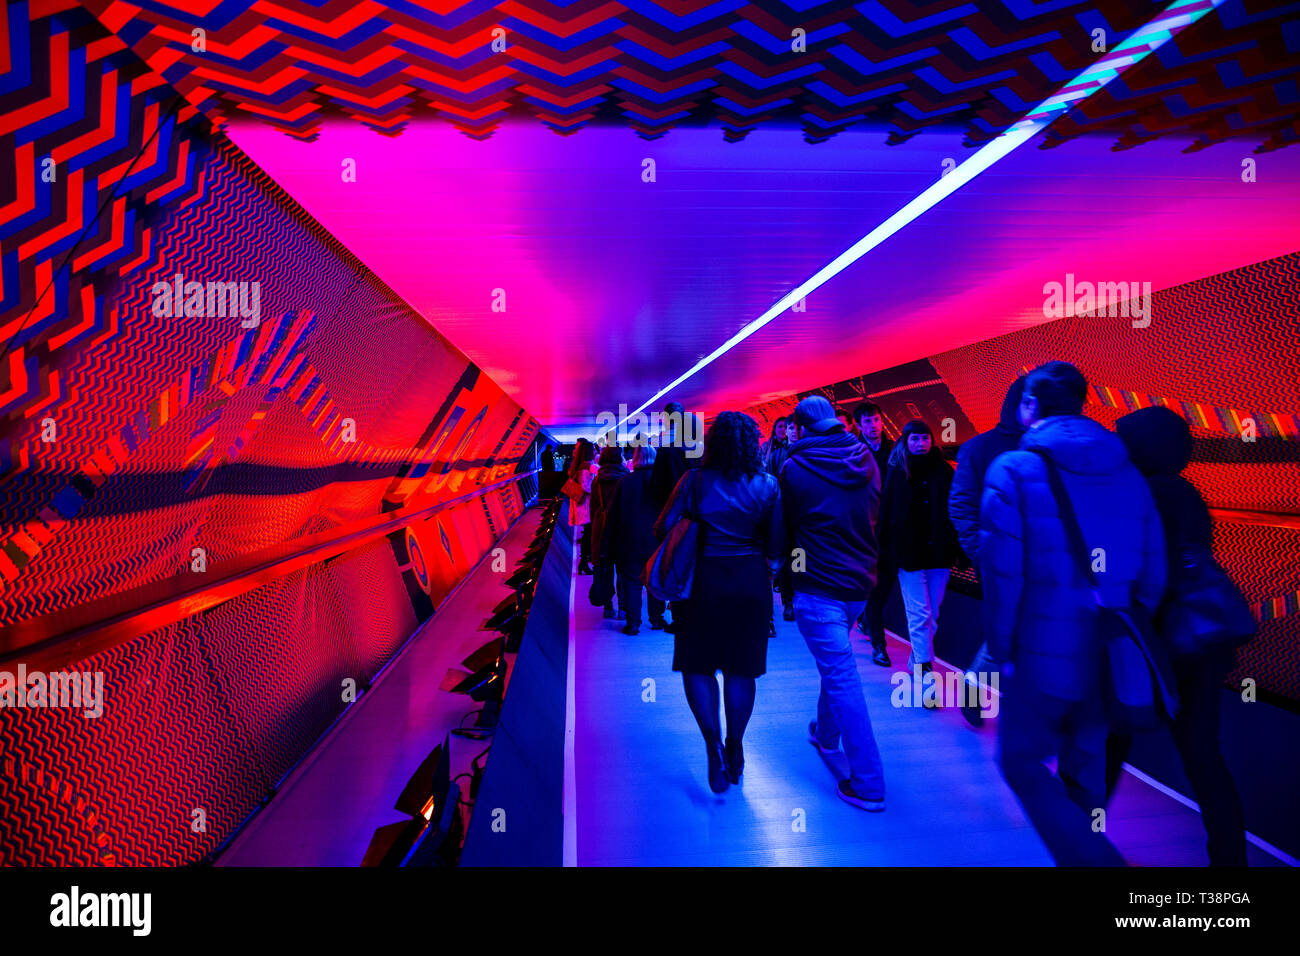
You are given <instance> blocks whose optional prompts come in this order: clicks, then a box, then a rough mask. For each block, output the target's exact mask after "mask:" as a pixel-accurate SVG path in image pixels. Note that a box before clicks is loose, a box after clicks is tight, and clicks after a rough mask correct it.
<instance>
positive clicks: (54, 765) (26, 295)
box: [0, 3, 539, 865]
mask: <svg viewBox="0 0 1300 956" xmlns="http://www.w3.org/2000/svg"><path fill="white" fill-rule="evenodd" d="M67 7H69V5H67V4H57V3H56V4H45V5H32V6H30V7H29V6H25V5H11V6H10V7H9V8H8V11H7V12H8V26H9V29H8V31H7V33H6V34H5V37H4V39H3V40H0V42H5V43H7V44H8V55H9V63H10V69H9V71H8V72H7V73H6V74H5V75H4V80H5V82H7V83H8V84H9V92H8V97H7V98H6V99H4V100H2V101H0V155H13V156H15V157H16V160H17V162H16V165H15V167H14V168H13V169H3V170H0V179H3V183H0V188H2V189H3V190H4V192H3V193H0V263H2V272H0V275H2V277H3V299H2V300H0V330H2V331H3V338H2V339H0V341H3V342H4V343H5V344H7V347H8V351H7V352H6V353H5V357H4V361H3V363H0V627H3V626H5V625H13V624H16V623H20V622H30V621H32V620H38V619H41V618H43V617H44V616H46V615H49V614H51V613H54V612H60V611H62V610H65V609H67V608H70V607H76V606H82V605H85V604H86V603H87V602H93V601H96V600H98V599H102V598H105V597H107V596H110V595H118V596H121V595H123V594H125V593H126V592H128V591H130V590H132V589H137V588H145V589H148V588H150V587H152V586H154V585H158V584H161V583H168V582H171V583H174V582H175V580H176V578H177V577H178V576H186V575H198V574H203V573H204V571H202V570H196V565H195V556H196V555H199V554H201V555H202V556H203V561H202V562H201V564H202V565H204V566H206V567H207V568H209V569H220V568H222V567H226V566H232V565H235V564H238V563H239V562H240V561H242V560H245V559H246V558H248V557H249V556H252V555H257V554H259V553H261V552H262V551H263V549H267V548H269V547H272V546H276V547H283V546H285V545H286V544H290V545H292V543H293V542H297V541H300V540H301V539H306V538H307V537H309V536H313V535H320V534H322V533H326V534H328V533H334V532H340V533H341V532H346V531H348V530H349V529H351V528H353V527H354V526H357V525H359V524H363V523H366V522H374V521H375V520H376V519H377V518H380V517H382V516H383V515H386V514H389V513H391V512H394V511H396V510H397V509H411V510H416V511H419V510H422V509H426V508H429V507H431V506H434V505H437V504H438V503H440V502H448V501H451V500H452V499H464V500H463V502H462V503H460V504H457V505H455V506H452V507H449V508H447V509H445V510H441V511H438V512H437V513H436V514H434V515H432V516H431V517H428V518H425V519H423V520H420V521H417V522H414V523H412V524H410V525H409V526H408V527H407V528H405V529H403V530H402V531H398V532H394V533H391V534H389V535H388V536H387V537H386V538H378V539H374V540H372V541H370V542H369V543H367V544H364V545H362V546H360V547H356V548H353V549H352V550H350V551H346V552H345V553H343V554H340V555H338V556H336V557H333V558H331V559H329V560H326V561H322V562H320V563H317V564H313V565H310V566H308V567H306V568H302V569H300V570H297V571H293V572H292V573H289V574H286V575H284V576H282V577H279V578H277V579H275V580H273V581H271V583H269V584H265V585H263V586H261V587H258V588H256V589H255V590H253V591H250V592H248V593H246V594H243V595H242V596H239V597H237V598H234V599H232V600H228V601H226V602H224V603H222V604H219V605H217V606H216V607H214V608H212V609H210V610H208V611H206V612H204V613H202V614H199V615H195V616H191V617H189V618H186V619H183V620H181V621H179V622H178V623H176V624H172V625H168V626H166V627H164V628H162V629H161V630H156V631H154V632H153V633H147V634H140V635H138V636H135V637H134V638H132V639H130V640H127V641H125V642H121V643H118V644H116V645H115V646H112V647H111V648H110V649H108V650H106V651H103V652H101V653H98V654H95V655H94V656H92V657H90V658H87V659H83V660H80V661H76V660H71V661H69V662H68V664H67V665H66V666H67V667H69V668H70V669H75V670H78V671H81V672H89V673H95V672H99V673H102V674H103V675H104V681H105V687H104V707H103V713H102V715H101V716H98V717H86V716H84V714H83V712H82V711H81V710H72V709H58V708H48V707H25V708H24V707H13V706H5V707H0V742H3V746H0V754H2V755H3V756H2V758H0V864H15V863H27V864H30V863H59V864H70V865H80V864H94V863H111V864H130V865H146V864H184V863H191V862H194V861H197V860H199V859H201V858H203V857H204V856H205V855H206V854H208V853H210V852H211V851H212V850H213V849H215V848H216V847H217V846H219V845H220V844H221V843H222V841H224V840H225V839H226V838H227V837H228V836H229V835H230V834H231V833H232V832H233V831H234V829H235V828H236V827H237V826H238V825H239V823H240V822H241V820H243V819H244V818H245V817H246V816H247V815H248V814H249V813H250V812H252V811H253V810H254V809H255V808H256V807H257V805H258V804H259V802H260V801H261V800H262V799H263V798H264V797H265V796H266V795H267V794H268V793H269V792H270V790H271V788H272V787H273V786H274V785H275V784H276V782H277V781H278V780H279V779H280V778H281V777H282V776H283V775H284V773H285V772H286V771H287V770H288V769H289V768H290V767H291V766H292V765H293V763H294V762H295V761H296V760H297V759H298V758H299V757H300V756H301V755H302V754H303V753H305V752H306V751H307V749H308V748H309V747H310V746H311V745H312V743H313V742H314V741H315V740H316V739H317V738H318V737H319V736H320V734H321V733H322V732H323V731H324V730H325V729H326V728H327V727H328V726H329V724H330V723H331V722H332V721H333V720H334V719H335V718H336V717H337V716H338V715H339V714H340V713H341V712H342V710H343V709H344V707H345V706H346V703H347V698H346V694H345V691H346V689H347V688H348V686H349V685H355V686H356V687H358V688H361V689H364V688H365V687H366V685H367V684H368V683H369V681H370V680H371V679H372V678H373V676H374V675H375V674H376V672H378V670H379V669H380V668H382V667H383V666H384V664H385V663H386V662H387V661H388V660H389V659H390V658H391V656H392V655H393V653H394V651H395V650H396V649H397V648H398V647H399V646H400V645H401V643H402V642H403V641H404V640H405V639H406V638H407V637H409V635H410V634H411V633H412V632H413V631H414V630H415V628H416V627H417V626H418V625H419V623H420V622H421V621H422V620H424V619H426V618H427V617H428V616H429V615H430V614H432V613H435V608H436V606H437V605H438V604H439V603H441V601H442V599H443V598H444V597H445V595H446V594H447V592H448V591H449V590H450V589H451V588H452V587H453V586H454V585H455V583H456V582H457V581H458V580H460V578H461V577H462V576H463V575H464V574H465V572H466V571H467V570H469V568H470V567H471V566H472V565H473V564H474V562H476V561H477V560H478V559H479V558H480V557H482V556H483V555H484V554H485V553H486V552H487V551H488V550H489V549H490V548H491V547H492V546H493V545H494V544H495V542H496V541H497V540H498V539H499V538H500V537H501V535H502V534H503V533H504V531H505V530H506V528H507V527H508V526H509V524H510V523H511V522H512V521H513V520H514V518H515V517H517V516H518V515H519V514H520V512H521V511H522V509H523V507H524V506H525V505H526V503H527V500H528V499H529V498H530V497H531V496H532V495H533V494H534V492H535V482H534V479H533V478H531V477H525V478H523V479H522V480H520V481H517V482H515V483H512V484H508V485H506V486H504V487H501V488H498V489H495V490H493V491H489V492H481V491H480V489H481V488H483V486H486V485H489V484H493V483H497V482H501V481H502V480H503V479H508V478H510V477H511V476H513V475H516V474H519V473H523V472H527V471H529V470H530V469H531V468H533V467H534V465H533V462H532V457H533V456H532V451H533V447H534V443H535V439H536V437H537V435H538V431H539V429H538V424H537V422H536V421H535V420H534V419H533V418H532V417H531V416H530V415H528V414H527V413H526V412H525V411H524V410H523V409H521V408H520V407H519V406H518V405H517V404H516V403H515V402H514V401H512V400H511V399H510V398H509V397H508V396H506V395H505V394H504V393H503V392H502V390H501V389H500V388H499V387H498V386H497V385H496V384H495V383H494V382H493V381H491V380H490V379H489V378H488V377H487V376H486V375H484V374H482V373H481V372H480V370H479V369H477V368H476V367H475V366H474V365H473V364H472V363H470V362H469V361H468V360H467V359H466V358H465V356H464V355H463V354H461V353H460V352H459V351H458V350H457V349H456V348H455V347H453V346H452V345H451V344H450V343H449V342H447V341H446V340H445V339H443V338H442V337H441V336H440V335H438V334H437V332H435V331H434V330H433V329H431V328H430V327H429V325H428V324H427V323H426V322H425V321H424V320H423V319H422V318H421V317H420V316H419V315H417V314H416V313H414V312H413V311H412V310H411V309H410V308H409V307H407V306H406V305H405V304H404V303H403V302H402V301H401V300H400V299H399V298H398V297H397V296H396V295H395V294H394V293H393V292H392V291H391V290H390V289H388V288H387V287H386V286H385V285H384V284H383V283H382V282H380V281H379V280H378V279H377V278H376V277H375V276H374V275H373V274H372V273H370V272H369V270H367V269H366V268H365V267H364V266H363V265H362V264H361V263H360V262H359V261H357V260H356V259H355V258H354V257H352V256H351V255H350V254H349V253H348V252H347V251H346V250H345V249H344V248H342V247H341V246H340V245H339V244H338V243H337V242H336V241H335V240H334V239H333V238H332V237H331V236H330V235H329V234H328V233H327V232H325V230H323V229H322V228H321V227H320V226H319V225H318V224H317V223H316V222H315V221H314V220H312V219H311V218H310V217H309V216H307V215H306V214H305V213H304V212H303V211H302V210H301V209H300V208H299V207H298V206H297V205H296V204H295V203H293V202H292V201H291V200H290V199H289V198H288V197H287V196H286V195H285V194H284V192H283V191H282V190H280V189H279V188H278V187H277V186H276V185H275V184H274V183H273V182H271V181H270V180H269V179H268V178H267V177H266V176H265V175H264V174H262V172H261V171H260V170H259V169H258V168H257V167H256V166H254V165H253V164H252V163H251V162H250V161H249V160H248V159H247V158H246V157H245V156H244V155H243V154H242V153H241V152H240V151H239V150H238V149H236V148H235V147H234V146H233V145H231V144H230V143H229V142H228V141H227V140H226V139H225V138H224V137H222V136H220V135H219V134H213V133H212V132H211V131H210V129H209V127H208V125H207V121H206V120H204V119H203V118H201V117H197V116H195V115H194V113H193V110H191V109H190V108H188V107H187V106H186V105H185V104H184V102H183V101H182V100H180V98H179V97H177V96H176V94H175V92H174V91H172V90H171V89H170V88H169V87H167V86H166V85H165V84H164V83H163V82H162V81H161V79H160V78H158V77H157V76H156V75H154V74H152V73H151V72H150V71H149V69H148V68H147V67H145V66H143V64H141V63H140V61H138V60H137V59H136V57H135V55H134V54H133V53H132V52H130V51H129V50H126V49H125V48H124V47H123V44H122V43H121V41H119V40H117V39H116V38H115V37H113V36H111V35H110V34H108V33H107V32H106V31H105V30H104V29H103V28H102V27H101V26H100V25H99V23H98V22H97V21H96V20H95V19H94V18H93V17H91V16H90V15H89V14H87V13H86V12H85V11H83V10H81V9H79V8H76V7H70V8H67ZM62 8H67V9H62ZM65 77H66V78H67V79H68V83H69V86H67V87H66V88H60V87H59V86H58V84H59V83H61V82H62V80H63V78H65ZM51 78H53V83H54V86H53V87H51V85H50V83H51ZM24 84H25V85H24ZM46 159H49V160H50V161H51V162H50V163H45V162H44V160H46ZM51 170H52V175H51V173H50V171H51ZM177 274H180V275H182V276H183V277H184V281H187V282H188V281H198V282H205V283H206V282H209V281H212V282H217V281H220V282H237V283H248V284H249V285H246V286H243V287H242V288H243V289H244V291H245V293H246V294H247V293H250V292H251V289H252V286H251V283H254V282H256V283H258V286H257V289H258V296H259V298H258V314H256V316H254V315H247V316H245V315H244V314H242V313H241V314H239V315H235V316H231V315H230V314H228V313H227V314H224V315H223V314H220V310H217V311H216V314H213V312H212V311H211V309H210V306H209V305H208V304H207V302H206V301H204V302H203V303H196V307H195V308H194V309H192V310H189V311H190V314H186V310H184V309H182V310H181V312H180V314H175V313H173V314H171V315H168V314H166V312H167V310H165V309H163V308H162V307H161V306H160V305H159V304H158V303H159V301H160V299H159V297H160V294H161V288H162V287H161V286H160V285H158V284H159V283H162V284H171V283H172V282H173V281H174V277H175V276H176V275H177ZM245 301H246V303H247V305H248V306H249V309H248V310H247V311H250V312H251V302H252V299H251V295H249V297H248V298H247V299H246V300H245ZM254 318H256V322H254V321H253V319H254ZM246 324H247V326H248V327H245V325H246ZM9 633H10V634H12V633H13V631H12V630H10V631H9ZM0 653H2V654H4V655H5V660H4V663H3V664H0V670H7V671H10V672H14V673H16V672H17V668H18V665H19V664H20V663H22V656H21V655H22V647H21V646H18V645H17V644H16V643H15V642H14V641H13V640H11V639H9V638H7V637H5V631H0Z"/></svg>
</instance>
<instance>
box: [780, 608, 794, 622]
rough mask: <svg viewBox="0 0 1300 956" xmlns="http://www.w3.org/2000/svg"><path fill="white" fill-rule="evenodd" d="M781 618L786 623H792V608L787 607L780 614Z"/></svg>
mask: <svg viewBox="0 0 1300 956" xmlns="http://www.w3.org/2000/svg"><path fill="white" fill-rule="evenodd" d="M781 617H782V618H784V619H785V620H787V621H793V620H794V608H792V607H787V608H786V609H785V610H784V611H782V612H781Z"/></svg>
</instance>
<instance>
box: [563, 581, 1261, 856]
mask: <svg viewBox="0 0 1300 956" xmlns="http://www.w3.org/2000/svg"><path fill="white" fill-rule="evenodd" d="M590 581H591V579H590V578H588V577H581V578H578V580H577V585H576V588H575V591H576V594H575V601H574V634H575V637H576V653H575V655H574V659H575V661H576V668H575V672H574V675H573V680H574V692H575V693H574V697H575V700H576V719H575V729H576V734H575V742H574V753H573V759H574V765H575V768H576V774H575V777H576V794H575V796H576V806H574V807H573V808H572V809H573V810H574V811H576V863H577V864H578V865H579V866H647V865H648V866H698V865H737V866H761V865H800V866H834V865H848V866H854V865H860V866H1051V865H1052V859H1051V857H1050V855H1049V854H1048V852H1047V850H1046V848H1045V847H1044V846H1043V844H1042V842H1041V841H1040V840H1039V838H1038V836H1037V835H1036V834H1035V832H1034V829H1033V827H1032V826H1030V824H1029V821H1028V820H1027V819H1026V818H1025V816H1024V814H1023V813H1022V812H1021V809H1020V806H1019V804H1018V802H1017V801H1016V798H1015V796H1014V795H1013V794H1012V792H1011V790H1010V789H1009V788H1008V787H1007V785H1006V784H1005V783H1004V782H1003V780H1002V777H1001V776H1000V774H999V772H998V769H997V766H996V764H995V762H994V757H995V745H996V725H995V724H994V723H986V725H985V727H984V728H983V729H981V730H974V729H972V728H971V727H970V726H969V725H968V724H967V723H966V721H965V719H964V718H963V717H962V716H961V714H960V712H959V711H957V710H956V709H947V710H943V709H940V710H933V711H927V710H925V709H923V708H898V707H894V706H891V703H890V694H891V692H892V691H893V689H894V688H893V685H892V684H891V683H890V675H891V674H892V673H893V672H894V671H895V670H896V669H898V667H897V665H898V664H899V663H900V662H905V661H906V660H907V654H908V651H909V647H908V645H907V643H906V642H905V641H902V640H899V639H898V638H897V636H895V635H892V634H891V635H890V657H891V658H892V659H893V661H894V662H895V665H896V666H895V667H892V668H885V667H878V666H876V665H874V664H873V663H872V662H871V658H870V654H869V649H870V644H869V643H868V642H867V641H866V640H865V639H864V638H862V637H861V635H860V634H858V633H857V632H855V637H854V644H855V647H856V650H857V658H858V670H859V672H860V674H861V675H862V678H863V683H864V686H865V691H866V695H867V703H868V707H869V709H870V712H871V719H872V723H873V726H874V728H875V733H876V740H877V743H878V745H879V747H880V751H881V756H882V759H883V762H884V767H885V785H886V789H887V797H886V805H887V806H886V810H885V812H884V813H865V812H863V811H861V810H858V809H856V808H854V807H851V806H849V805H848V804H845V803H843V802H842V801H840V800H839V799H838V797H837V796H836V795H835V789H834V788H835V784H836V777H835V774H834V772H833V770H832V768H831V766H830V765H828V764H827V762H826V761H824V760H823V758H822V757H821V756H820V755H819V754H818V753H817V752H816V751H815V750H814V749H813V747H812V746H811V745H810V744H809V743H808V740H807V726H808V722H809V720H811V719H812V718H813V717H814V716H815V710H816V701H817V691H818V674H817V669H816V666H815V665H814V663H813V659H812V655H811V654H810V653H809V651H808V649H807V647H806V646H805V644H804V642H803V639H802V637H800V635H799V632H798V629H797V627H796V625H795V624H794V623H787V622H785V621H783V620H782V619H781V615H780V609H779V606H778V608H777V614H776V629H777V636H776V637H775V638H774V639H773V640H772V641H771V642H770V644H769V648H768V660H767V668H768V669H767V674H766V675H765V676H764V677H762V678H760V679H759V681H758V692H757V699H756V702H755V706H754V714H753V717H752V718H751V720H750V723H749V727H748V729H747V731H746V734H745V773H744V777H743V778H742V781H741V784H740V785H739V786H733V787H732V788H731V789H729V790H728V791H726V792H725V793H723V794H721V795H715V794H714V793H712V791H710V790H709V789H708V783H707V778H706V774H705V751H704V744H703V741H702V739H701V737H700V735H699V731H698V729H697V728H696V725H695V721H694V719H693V718H692V716H691V713H690V709H689V708H688V706H687V704H686V698H685V694H684V693H683V690H682V684H681V678H680V675H678V674H675V673H673V671H672V669H671V668H672V652H673V647H672V644H673V638H672V635H670V634H667V633H664V632H662V631H651V630H649V629H648V627H646V626H645V625H643V626H642V630H641V633H640V634H639V635H637V636H635V637H631V636H628V635H625V634H623V633H622V632H621V628H622V626H623V622H622V621H606V620H603V619H602V616H601V608H598V607H591V606H590V604H589V603H588V602H587V599H586V589H587V587H588V585H589V582H590ZM936 669H937V668H936ZM647 680H652V681H653V682H654V684H653V689H654V695H653V696H654V700H653V702H650V701H647V700H645V699H643V698H644V697H647V696H649V695H648V694H647V693H646V688H647V686H649V685H647V684H646V683H645V682H646V681H647ZM1107 828H1108V833H1109V836H1110V838H1111V840H1112V841H1113V842H1114V843H1115V845H1116V846H1117V847H1118V848H1119V850H1120V852H1121V853H1122V854H1123V855H1124V857H1125V859H1126V860H1127V861H1128V862H1129V864H1130V865H1140V866H1205V865H1207V863H1208V860H1207V858H1206V855H1205V850H1204V843H1205V836H1204V831H1203V830H1202V828H1201V820H1200V815H1199V814H1198V813H1197V812H1196V811H1194V810H1192V809H1189V808H1188V807H1186V806H1184V805H1182V804H1181V803H1179V802H1178V801H1177V800H1176V799H1174V798H1173V797H1171V796H1169V795H1167V794H1166V793H1163V792H1161V791H1160V790H1159V789H1157V788H1155V787H1153V786H1150V785H1148V784H1147V783H1144V782H1143V781H1142V780H1141V779H1139V778H1138V777H1136V776H1133V775H1132V774H1130V773H1126V774H1124V776H1123V778H1122V780H1121V783H1120V786H1119V789H1118V791H1117V793H1116V795H1115V798H1114V800H1113V801H1112V803H1111V806H1110V807H1109V809H1108V818H1107ZM1249 853H1250V864H1251V865H1252V866H1269V865H1280V864H1279V862H1278V861H1277V860H1275V859H1273V858H1272V857H1270V856H1269V855H1267V854H1266V853H1264V852H1263V851H1262V850H1260V849H1258V848H1256V847H1254V846H1251V847H1250V848H1249Z"/></svg>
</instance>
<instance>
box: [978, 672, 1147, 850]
mask: <svg viewBox="0 0 1300 956" xmlns="http://www.w3.org/2000/svg"><path fill="white" fill-rule="evenodd" d="M1108 730H1109V728H1108V726H1107V723H1106V716H1105V712H1104V710H1103V709H1102V705H1101V699H1100V693H1096V694H1092V695H1089V697H1088V698H1087V699H1086V700H1082V701H1065V700H1060V699H1059V698H1055V697H1051V696H1049V695H1048V694H1045V693H1043V691H1042V690H1040V689H1039V686H1038V685H1037V684H1035V683H1033V682H1031V681H1017V680H1016V678H1015V677H1012V678H1011V679H1009V680H1008V681H1006V683H1005V685H1004V686H1003V688H1002V711H1001V713H1000V714H999V715H998V763H999V764H1000V765H1001V768H1002V775H1003V776H1004V777H1005V778H1006V781H1007V783H1008V784H1009V785H1010V786H1011V789H1012V790H1013V791H1015V794H1016V796H1017V797H1018V798H1019V799H1020V804H1021V806H1023V807H1024V809H1025V815H1026V816H1028V817H1029V820H1030V822H1031V823H1033V825H1034V829H1035V830H1037V831H1038V835H1039V837H1040V838H1042V841H1043V843H1045V844H1046V845H1047V849H1048V851H1049V852H1050V853H1051V854H1052V857H1053V858H1054V859H1055V860H1056V865H1057V866H1123V865H1124V858H1123V857H1122V856H1120V854H1119V851H1118V850H1116V849H1115V847H1114V846H1113V845H1112V844H1111V842H1110V841H1109V840H1108V839H1106V835H1105V832H1104V831H1103V832H1098V831H1096V830H1094V826H1095V825H1097V824H1095V821H1097V820H1098V819H1102V820H1104V819H1105V818H1104V816H1102V815H1100V814H1098V813H1097V811H1098V810H1101V809H1103V808H1104V807H1105V805H1106V804H1105V797H1106V735H1107V732H1108ZM1052 757H1055V758H1056V766H1057V771H1056V773H1055V774H1053V773H1052V772H1051V771H1049V770H1048V769H1047V767H1045V766H1044V765H1043V763H1044V761H1046V760H1049V759H1050V758H1052Z"/></svg>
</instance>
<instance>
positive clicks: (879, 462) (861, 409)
mask: <svg viewBox="0 0 1300 956" xmlns="http://www.w3.org/2000/svg"><path fill="white" fill-rule="evenodd" d="M853 418H854V420H855V421H856V422H857V423H858V437H859V438H860V439H862V441H863V443H864V444H865V445H866V446H867V447H868V448H870V449H871V457H872V458H874V459H875V462H876V470H877V471H878V472H880V487H881V489H883V488H884V487H885V479H886V477H887V476H888V474H889V455H890V453H891V452H892V451H893V450H894V442H893V441H892V440H891V439H890V438H889V436H887V435H886V434H885V415H884V412H882V411H881V410H880V406H879V405H877V404H876V403H875V402H859V403H858V405H857V407H856V408H854V409H853ZM879 520H880V519H879V518H877V519H876V521H877V523H879ZM876 540H877V541H879V540H880V528H879V526H877V528H876ZM897 584H898V569H897V568H896V567H894V565H893V563H892V559H891V558H890V557H889V555H887V554H885V553H883V552H882V553H881V554H880V555H879V558H878V560H877V562H876V583H875V585H874V586H873V587H872V589H871V595H870V596H869V597H868V598H867V606H866V608H865V609H864V610H863V612H862V616H861V617H860V618H859V619H858V628H859V629H860V630H861V631H862V633H863V634H866V635H867V636H868V637H869V638H870V639H871V662H872V663H873V664H876V665H878V666H880V667H889V666H890V663H891V662H890V660H889V649H888V645H887V643H886V641H885V605H886V604H888V603H889V596H890V595H891V594H893V593H894V587H895V586H896V585H897Z"/></svg>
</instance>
